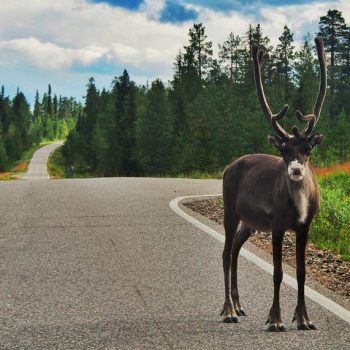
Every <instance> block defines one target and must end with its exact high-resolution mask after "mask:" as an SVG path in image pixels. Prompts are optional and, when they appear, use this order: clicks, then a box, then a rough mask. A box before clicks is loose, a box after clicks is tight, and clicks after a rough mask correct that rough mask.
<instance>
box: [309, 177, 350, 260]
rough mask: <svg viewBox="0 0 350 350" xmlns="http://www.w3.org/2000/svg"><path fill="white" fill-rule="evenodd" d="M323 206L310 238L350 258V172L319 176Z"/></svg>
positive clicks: (321, 245) (317, 244)
mask: <svg viewBox="0 0 350 350" xmlns="http://www.w3.org/2000/svg"><path fill="white" fill-rule="evenodd" d="M319 186H320V192H321V209H320V212H319V214H318V216H317V218H316V219H315V220H314V222H313V224H312V226H311V232H310V239H311V241H312V242H313V243H314V244H315V245H316V247H318V248H323V249H330V250H332V251H333V252H337V253H339V254H340V255H341V256H342V258H343V259H344V260H348V261H350V172H348V173H344V172H336V173H333V174H329V175H326V176H324V177H321V178H319Z"/></svg>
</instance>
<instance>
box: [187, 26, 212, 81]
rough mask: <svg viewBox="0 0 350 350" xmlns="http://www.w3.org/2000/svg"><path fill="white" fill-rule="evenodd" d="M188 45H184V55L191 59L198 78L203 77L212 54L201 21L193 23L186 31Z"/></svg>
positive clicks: (209, 42)
mask: <svg viewBox="0 0 350 350" xmlns="http://www.w3.org/2000/svg"><path fill="white" fill-rule="evenodd" d="M188 35H189V37H190V40H189V41H190V43H189V46H185V50H186V55H190V56H191V58H192V59H193V61H194V63H195V66H196V69H197V74H198V77H199V80H200V81H202V79H203V78H204V77H205V75H206V73H207V69H208V67H209V65H210V62H211V56H212V55H213V50H212V42H211V41H207V35H206V34H205V27H204V26H203V24H202V23H195V24H194V25H193V27H192V28H191V29H190V30H189V33H188Z"/></svg>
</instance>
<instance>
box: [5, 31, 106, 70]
mask: <svg viewBox="0 0 350 350" xmlns="http://www.w3.org/2000/svg"><path fill="white" fill-rule="evenodd" d="M0 49H1V51H2V55H1V58H0V62H1V63H2V64H17V63H27V64H28V63H29V64H32V65H33V66H35V67H39V68H45V69H65V68H68V67H70V66H71V65H72V64H74V63H80V64H83V65H87V64H90V63H93V62H95V61H97V60H98V59H99V58H101V57H102V56H103V55H104V54H105V53H106V52H107V49H104V48H101V47H98V46H95V45H90V46H88V47H85V48H81V49H69V48H62V47H59V46H57V45H55V44H52V43H47V42H46V43H44V42H41V41H39V40H38V39H36V38H33V37H30V38H25V39H13V40H8V41H1V42H0Z"/></svg>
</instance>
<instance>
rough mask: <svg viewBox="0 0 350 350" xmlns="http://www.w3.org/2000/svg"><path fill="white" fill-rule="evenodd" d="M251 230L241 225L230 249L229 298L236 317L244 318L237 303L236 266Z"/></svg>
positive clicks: (239, 304)
mask: <svg viewBox="0 0 350 350" xmlns="http://www.w3.org/2000/svg"><path fill="white" fill-rule="evenodd" d="M252 233H253V230H252V229H251V228H250V227H248V226H246V225H245V224H244V223H242V224H241V226H240V228H239V229H238V231H237V234H236V236H235V239H234V241H233V247H232V265H231V297H232V301H233V306H234V309H235V311H236V314H237V315H238V316H246V313H245V311H244V309H243V308H242V306H241V303H240V301H239V293H238V285H237V266H238V255H239V252H240V250H241V248H242V246H243V244H244V243H245V242H246V241H247V239H248V238H249V237H250V235H251V234H252Z"/></svg>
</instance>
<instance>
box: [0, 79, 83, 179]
mask: <svg viewBox="0 0 350 350" xmlns="http://www.w3.org/2000/svg"><path fill="white" fill-rule="evenodd" d="M79 113H82V105H81V104H80V103H77V102H76V101H75V100H74V98H66V97H62V96H59V97H57V95H56V94H54V95H53V94H52V91H51V85H49V86H48V91H47V92H45V93H44V94H43V97H42V98H41V99H40V96H39V93H38V91H37V92H36V96H35V102H34V106H33V109H31V107H30V105H29V103H28V101H27V99H26V97H25V96H24V94H23V93H22V92H21V91H20V90H18V91H17V94H16V96H15V97H14V98H11V97H10V96H7V95H6V92H5V87H4V86H3V87H2V88H1V90H0V179H10V178H12V177H13V176H15V174H16V173H17V172H23V171H24V170H25V168H26V164H27V161H28V160H29V159H30V158H31V155H32V154H33V152H34V151H35V150H36V149H37V148H38V147H39V146H41V145H44V144H46V143H50V142H52V141H54V140H59V139H65V138H66V137H67V135H68V133H69V132H70V130H72V129H74V128H75V124H76V121H77V119H78V116H79Z"/></svg>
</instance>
